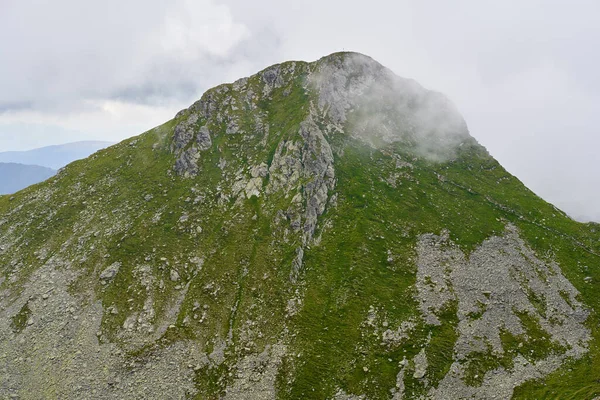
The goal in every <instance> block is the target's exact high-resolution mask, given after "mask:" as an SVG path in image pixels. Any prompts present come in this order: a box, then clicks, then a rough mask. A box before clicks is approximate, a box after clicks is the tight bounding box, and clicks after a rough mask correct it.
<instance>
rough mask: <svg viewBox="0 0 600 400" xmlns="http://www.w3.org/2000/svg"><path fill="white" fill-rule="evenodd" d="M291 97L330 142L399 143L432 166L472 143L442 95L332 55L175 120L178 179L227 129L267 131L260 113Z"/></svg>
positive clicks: (209, 99) (276, 69)
mask: <svg viewBox="0 0 600 400" xmlns="http://www.w3.org/2000/svg"><path fill="white" fill-rule="evenodd" d="M292 93H296V94H297V97H302V102H303V104H297V105H296V106H298V108H299V109H296V110H290V111H292V112H294V113H295V114H299V113H300V112H301V113H302V117H303V119H304V121H305V122H306V123H307V124H310V123H316V122H317V121H318V122H319V124H321V125H323V126H325V127H326V132H323V134H325V135H326V136H327V135H332V134H334V132H336V131H343V132H345V133H346V135H347V136H349V137H351V138H354V139H357V140H360V141H361V142H363V143H366V144H368V145H370V146H372V147H380V146H383V145H388V144H391V143H395V142H401V143H403V144H404V145H405V146H406V149H407V150H410V151H413V152H414V153H415V154H416V155H419V156H423V157H426V158H429V159H432V160H447V159H449V158H451V157H453V156H454V155H455V152H456V149H457V146H459V145H461V144H462V143H464V142H465V141H469V140H472V138H471V137H470V135H469V133H468V129H467V127H466V123H465V121H464V119H463V118H462V116H461V115H460V114H459V113H458V111H457V110H456V108H455V107H454V105H453V104H452V103H451V102H450V101H449V100H448V99H447V98H446V97H444V96H443V95H441V94H439V93H436V92H432V91H429V90H426V89H425V88H423V87H422V86H421V85H419V84H418V83H416V82H415V81H413V80H409V79H403V78H400V77H398V76H396V75H395V74H394V73H393V72H391V71H390V70H389V69H387V68H385V67H383V66H382V65H381V64H379V63H378V62H376V61H375V60H373V59H372V58H370V57H368V56H365V55H363V54H360V53H350V52H344V53H334V54H331V55H329V56H326V57H324V58H321V59H320V60H318V61H316V62H312V63H306V62H294V61H292V62H286V63H282V64H276V65H273V66H271V67H268V68H266V69H264V70H263V71H261V72H259V73H257V74H256V75H253V76H251V77H248V78H242V79H240V80H238V81H236V82H234V83H232V84H225V85H220V86H217V87H216V88H213V89H210V90H208V91H207V92H206V93H205V94H204V95H203V96H202V98H201V99H200V100H199V101H198V102H196V103H194V104H193V105H192V106H191V107H190V108H189V109H187V110H183V111H181V112H180V113H178V115H177V116H176V120H177V121H181V122H179V124H178V126H177V127H176V129H175V133H174V149H175V150H176V151H180V150H182V149H185V151H186V152H185V153H183V154H182V157H181V158H180V160H179V166H178V168H177V169H178V172H180V173H191V174H195V173H196V168H195V166H194V165H193V164H194V162H193V160H194V159H196V158H198V157H199V152H202V151H206V150H208V149H209V148H210V146H211V143H212V135H211V132H217V131H219V127H220V126H221V125H222V124H225V129H224V134H228V135H229V134H242V135H243V134H245V133H246V132H248V131H251V130H253V127H252V126H247V122H248V120H250V119H254V121H253V123H265V121H264V119H262V118H261V115H262V114H263V111H265V110H263V108H264V107H262V105H265V104H267V103H268V102H273V101H289V99H287V98H288V97H289V96H290V94H292ZM250 114H252V116H250ZM261 120H262V122H258V121H261ZM244 125H246V126H244Z"/></svg>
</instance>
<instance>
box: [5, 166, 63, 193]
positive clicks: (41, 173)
mask: <svg viewBox="0 0 600 400" xmlns="http://www.w3.org/2000/svg"><path fill="white" fill-rule="evenodd" d="M55 173H56V171H55V170H53V169H50V168H46V167H40V166H39V165H23V164H16V163H0V194H9V193H14V192H17V191H19V190H21V189H23V188H25V187H27V186H30V185H33V184H35V183H39V182H41V181H44V180H46V179H48V178H50V177H51V176H53V175H54V174H55Z"/></svg>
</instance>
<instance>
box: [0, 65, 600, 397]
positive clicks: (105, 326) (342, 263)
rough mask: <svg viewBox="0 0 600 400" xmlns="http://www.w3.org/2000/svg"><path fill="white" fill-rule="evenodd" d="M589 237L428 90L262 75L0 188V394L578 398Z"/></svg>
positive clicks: (593, 340)
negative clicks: (1, 191) (34, 182)
mask: <svg viewBox="0 0 600 400" xmlns="http://www.w3.org/2000/svg"><path fill="white" fill-rule="evenodd" d="M598 239H600V232H599V230H598V226H597V225H595V224H580V223H577V222H574V221H573V220H571V219H570V218H568V217H567V216H566V215H565V214H564V213H562V212H561V211H559V210H557V209H556V208H554V207H553V206H552V205H550V204H548V203H546V202H544V201H543V200H542V199H540V198H538V197H537V196H535V195H534V194H533V193H532V192H530V191H529V190H528V189H527V188H525V187H524V186H523V185H522V183H521V182H519V181H518V180H517V179H516V178H515V177H513V176H511V175H510V174H508V173H507V172H506V171H505V170H504V169H503V168H502V167H501V166H500V165H499V164H498V163H497V162H496V161H495V160H494V159H493V158H492V157H491V156H490V155H489V154H488V153H487V151H486V150H485V149H484V148H483V147H481V146H480V145H479V144H478V143H477V142H476V140H475V139H473V138H472V137H471V136H470V135H469V133H468V131H467V127H466V124H465V123H464V121H463V120H462V118H461V117H460V115H459V114H458V112H457V111H456V110H455V109H454V107H453V106H452V105H451V104H450V103H449V102H448V101H447V100H446V99H445V98H444V97H443V96H442V95H440V94H437V93H434V92H430V91H427V90H425V89H424V88H422V87H421V86H419V85H418V84H417V83H415V82H414V81H410V80H405V79H401V78H398V77H396V76H395V75H393V74H392V73H391V72H390V71H389V70H387V69H385V68H384V67H382V66H381V65H380V64H378V63H376V62H375V61H373V60H372V59H370V58H368V57H365V56H362V55H359V54H353V53H338V54H333V55H331V56H328V57H325V58H323V59H321V60H319V61H317V62H314V63H304V62H288V63H283V64H280V65H275V66H272V67H269V68H267V69H266V70H264V71H262V72H260V73H258V74H256V75H254V76H252V77H249V78H244V79H241V80H239V81H236V82H235V83H233V84H226V85H221V86H218V87H216V88H214V89H211V90H209V91H208V92H206V93H205V94H204V95H203V96H202V99H200V100H199V101H198V102H196V103H195V104H193V105H192V106H191V107H190V108H188V109H186V110H183V111H181V112H180V113H178V114H177V116H176V117H175V118H174V119H173V120H171V121H169V122H167V123H165V124H164V125H162V126H159V127H157V128H155V129H153V130H151V131H149V132H146V133H144V134H143V135H141V136H139V137H136V138H133V139H130V140H127V141H125V142H122V143H120V144H118V145H115V146H112V147H110V148H108V149H105V150H102V151H100V152H98V153H96V154H94V155H93V156H92V157H90V158H88V159H86V160H81V161H77V162H74V163H72V164H70V165H69V166H67V167H66V168H65V169H64V170H62V171H61V172H60V173H59V174H58V175H57V176H56V177H54V178H52V179H50V180H49V181H47V182H45V183H43V184H41V185H38V186H36V187H32V188H28V189H26V190H24V191H22V192H19V193H18V194H16V195H15V196H14V198H8V197H6V196H4V197H0V265H1V266H2V275H1V277H0V285H1V286H0V310H2V311H0V319H1V320H2V324H0V365H5V366H6V367H5V368H4V369H2V370H1V373H0V380H1V382H0V393H1V394H2V396H4V397H7V396H9V395H18V396H20V397H22V398H39V397H44V398H107V399H108V398H115V397H123V398H162V397H164V395H165V393H169V396H171V397H173V398H197V399H212V398H224V399H240V398H243V399H263V398H282V399H306V398H314V399H325V398H327V399H331V398H335V399H367V398H368V399H389V398H394V399H400V398H435V399H448V398H481V399H486V398H511V397H514V398H536V399H539V398H556V397H558V398H574V399H580V398H581V399H589V398H593V397H594V396H595V395H598V394H600V384H599V383H598V382H599V379H600V365H599V363H600V353H599V349H598V344H599V341H598V339H599V333H598V326H597V322H595V321H597V310H599V309H600V308H599V307H600V304H599V303H598V302H599V301H600V300H599V296H598V295H597V293H598V292H597V290H598V287H597V282H598V280H599V279H600V273H599V272H598V267H597V265H598V261H599V256H598V254H599V252H600V249H599V242H598ZM40 394H43V395H42V396H40Z"/></svg>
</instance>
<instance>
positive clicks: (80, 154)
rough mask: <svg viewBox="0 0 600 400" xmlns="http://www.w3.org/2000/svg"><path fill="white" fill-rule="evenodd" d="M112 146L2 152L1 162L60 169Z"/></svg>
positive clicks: (95, 144) (93, 144) (77, 144)
mask: <svg viewBox="0 0 600 400" xmlns="http://www.w3.org/2000/svg"><path fill="white" fill-rule="evenodd" d="M111 144H112V143H111V142H101V141H83V142H74V143H66V144H61V145H55V146H47V147H41V148H39V149H33V150H27V151H5V152H0V162H3V163H19V164H29V165H41V166H43V167H47V168H52V169H60V168H62V167H64V166H65V165H67V164H69V163H70V162H73V161H75V160H79V159H82V158H85V157H88V156H89V155H90V154H93V153H95V152H96V151H98V150H100V149H103V148H105V147H108V146H110V145H111Z"/></svg>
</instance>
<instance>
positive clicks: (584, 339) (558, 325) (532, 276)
mask: <svg viewBox="0 0 600 400" xmlns="http://www.w3.org/2000/svg"><path fill="white" fill-rule="evenodd" d="M418 253H419V258H418V262H417V265H418V267H419V270H418V273H417V288H418V292H419V295H418V299H419V302H420V305H421V312H422V313H423V316H424V318H425V321H426V322H427V323H428V324H431V325H441V324H442V322H441V321H440V319H439V318H438V316H437V315H436V314H439V313H440V310H442V309H443V308H446V307H448V306H450V305H451V304H457V306H458V307H457V316H458V319H459V322H458V327H457V331H458V340H457V341H456V343H455V345H454V357H455V359H456V361H454V363H453V364H452V366H451V367H450V371H449V372H448V374H447V375H446V376H445V377H444V379H443V380H442V381H441V382H440V383H439V386H438V387H437V388H432V390H431V392H430V397H431V398H439V399H445V398H448V396H450V397H452V398H477V399H485V398H488V397H489V395H490V393H495V394H496V395H497V396H500V397H501V398H510V397H511V396H512V390H513V388H515V387H517V386H519V385H520V384H522V383H523V382H526V381H528V380H531V379H536V378H539V377H542V376H546V375H548V374H550V373H551V372H553V371H554V370H556V369H558V368H559V367H560V365H561V364H562V363H563V362H564V361H565V360H566V359H567V358H571V359H580V358H581V357H583V356H584V355H585V354H586V353H587V352H588V343H589V341H590V340H591V332H590V330H589V329H588V328H586V327H585V325H584V323H585V321H586V320H587V318H588V316H589V312H588V310H586V308H585V307H584V306H583V305H582V304H581V303H580V302H579V301H578V300H577V298H578V297H579V296H580V293H579V292H578V291H577V289H575V287H573V285H572V284H571V283H570V282H569V281H568V280H567V279H566V278H565V277H564V275H563V274H562V273H561V271H560V267H559V266H558V265H557V264H556V263H554V262H550V263H545V262H543V261H541V260H540V259H538V258H537V257H536V255H535V253H534V252H533V251H532V250H531V249H530V248H528V246H527V245H526V244H525V242H524V241H523V240H522V239H521V238H520V236H519V233H518V230H517V228H516V227H515V226H514V225H510V224H509V225H507V230H506V233H505V235H504V236H503V237H492V238H490V239H488V240H486V241H485V242H484V243H482V244H481V246H480V247H479V248H478V249H476V250H475V251H474V252H473V253H472V254H471V255H470V257H468V259H467V257H465V255H464V254H463V253H462V252H461V251H460V249H458V248H456V246H453V245H452V242H450V241H449V239H448V235H447V233H446V235H444V236H435V235H424V236H422V237H421V239H420V241H419V245H418ZM440 266H444V268H440ZM534 330H537V332H534ZM540 332H541V335H540V336H541V337H540V338H537V339H533V337H535V335H539V334H540ZM508 338H519V339H518V340H519V341H520V343H519V345H520V346H521V347H522V346H523V344H524V343H525V344H529V345H531V344H533V343H532V341H533V340H538V341H539V342H538V343H537V344H538V345H540V347H541V345H542V341H545V342H546V343H545V345H546V346H548V347H549V348H548V349H544V348H537V349H535V350H533V349H532V350H531V352H530V353H529V354H524V355H520V354H519V355H516V357H514V358H513V356H514V355H511V354H507V353H508V351H509V350H508V349H507V348H505V347H507V343H508ZM527 342H530V343H527ZM528 347H530V346H528ZM545 350H551V351H545ZM474 356H477V357H482V356H483V357H488V358H490V359H491V360H495V361H497V363H498V365H496V366H494V368H490V370H488V371H482V372H480V376H477V378H475V377H473V380H474V381H478V382H477V383H478V384H476V385H474V386H471V385H469V384H467V383H466V382H465V378H466V377H467V375H468V371H469V367H470V364H471V363H475V362H477V361H476V360H473V359H474ZM507 357H508V358H507ZM502 364H509V365H510V368H508V367H506V366H503V365H502ZM417 373H419V375H420V374H421V373H420V371H419V370H418V369H417V372H415V374H417ZM415 377H416V375H415Z"/></svg>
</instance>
